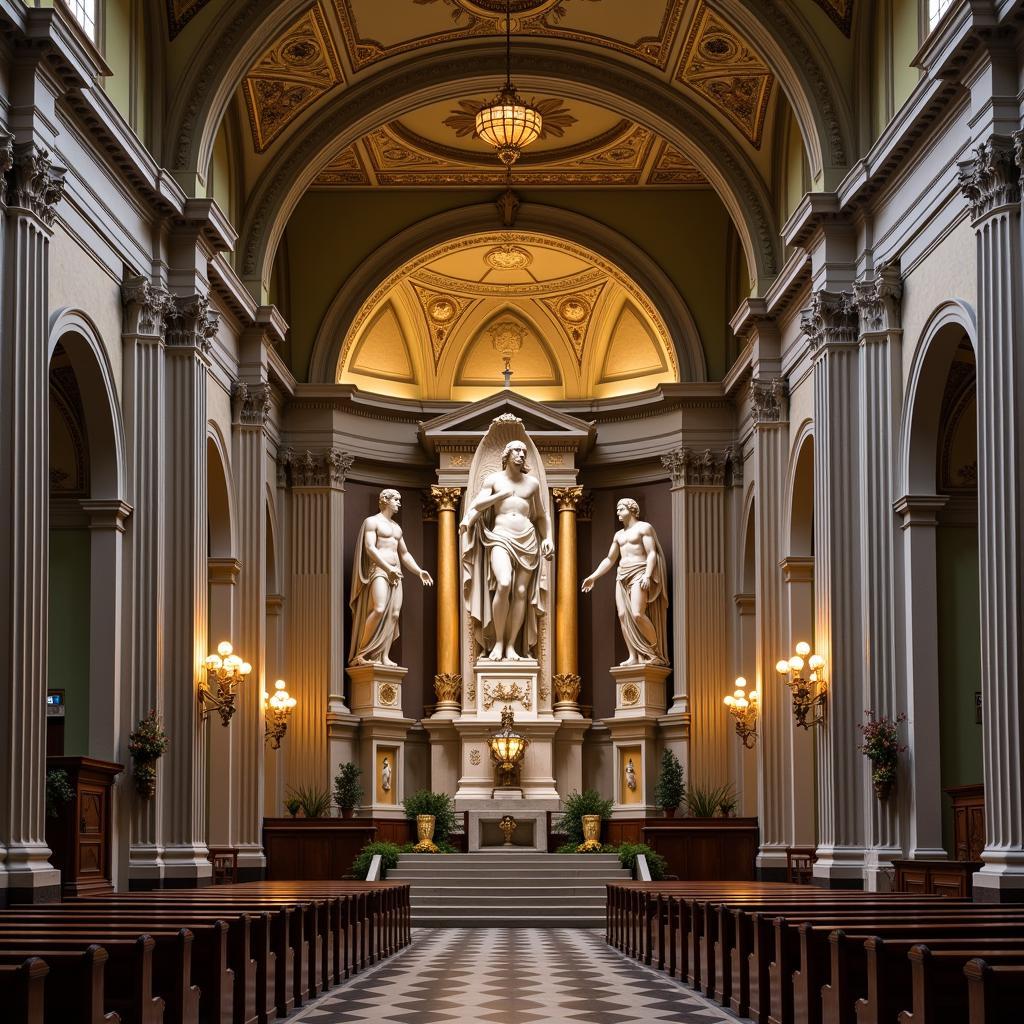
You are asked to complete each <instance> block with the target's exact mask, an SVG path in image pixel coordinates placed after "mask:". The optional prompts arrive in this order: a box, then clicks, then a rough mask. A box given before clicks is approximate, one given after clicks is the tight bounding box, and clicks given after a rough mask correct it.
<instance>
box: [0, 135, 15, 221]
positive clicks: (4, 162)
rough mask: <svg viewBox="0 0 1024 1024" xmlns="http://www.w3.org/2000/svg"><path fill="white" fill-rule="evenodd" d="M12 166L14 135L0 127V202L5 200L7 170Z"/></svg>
mask: <svg viewBox="0 0 1024 1024" xmlns="http://www.w3.org/2000/svg"><path fill="white" fill-rule="evenodd" d="M13 166H14V136H13V135H12V134H11V133H10V132H6V131H4V130H3V129H2V128H0V203H6V202H7V172H8V171H9V170H10V169H11V168H12V167H13Z"/></svg>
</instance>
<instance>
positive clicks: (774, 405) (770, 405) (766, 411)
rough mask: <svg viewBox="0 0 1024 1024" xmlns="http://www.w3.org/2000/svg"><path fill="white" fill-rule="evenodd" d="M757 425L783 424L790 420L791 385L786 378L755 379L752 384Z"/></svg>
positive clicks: (752, 397)
mask: <svg viewBox="0 0 1024 1024" xmlns="http://www.w3.org/2000/svg"><path fill="white" fill-rule="evenodd" d="M750 399H751V402H752V403H753V407H754V408H753V414H754V422H755V423H782V422H784V421H785V420H787V419H789V385H788V384H787V383H786V380H785V378H784V377H770V378H763V377H760V378H759V377H755V378H754V379H753V380H751V382H750Z"/></svg>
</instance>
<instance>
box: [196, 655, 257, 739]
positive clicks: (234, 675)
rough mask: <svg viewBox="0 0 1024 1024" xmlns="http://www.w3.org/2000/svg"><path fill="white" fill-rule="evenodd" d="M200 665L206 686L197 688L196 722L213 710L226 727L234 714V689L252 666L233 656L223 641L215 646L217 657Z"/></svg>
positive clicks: (203, 719) (204, 718) (202, 719)
mask: <svg viewBox="0 0 1024 1024" xmlns="http://www.w3.org/2000/svg"><path fill="white" fill-rule="evenodd" d="M203 664H204V665H205V666H206V680H207V682H208V683H209V685H208V686H202V685H200V687H199V717H200V720H201V721H204V722H205V721H206V718H207V716H208V715H209V714H210V708H213V709H215V710H216V711H217V713H218V714H219V715H220V721H221V724H222V725H227V724H228V723H229V722H230V721H231V716H232V715H233V714H234V713H235V688H236V687H237V686H238V684H239V683H240V682H242V681H243V680H244V679H245V678H246V676H248V675H249V673H250V672H252V665H250V664H249V662H247V661H245V659H243V658H240V657H239V656H238V655H237V654H235V653H234V650H233V649H232V647H231V644H229V643H228V642H227V641H226V640H224V641H223V642H222V643H219V644H217V653H216V654H211V655H210V656H209V657H208V658H207V659H206V661H205V662H204V663H203ZM214 687H216V689H214Z"/></svg>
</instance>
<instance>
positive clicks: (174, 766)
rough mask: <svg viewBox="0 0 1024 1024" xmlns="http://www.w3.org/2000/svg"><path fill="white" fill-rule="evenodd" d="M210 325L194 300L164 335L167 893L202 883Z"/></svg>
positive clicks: (178, 302)
mask: <svg viewBox="0 0 1024 1024" xmlns="http://www.w3.org/2000/svg"><path fill="white" fill-rule="evenodd" d="M217 323H218V317H217V314H216V313H213V312H211V311H210V308H209V301H208V300H207V299H206V298H205V297H203V296H198V295H192V296H183V297H179V298H176V299H175V301H174V309H173V312H172V313H171V315H170V318H169V322H168V326H167V332H166V355H167V364H166V375H165V396H166V397H165V402H166V405H165V409H166V414H167V418H168V423H167V430H166V433H165V441H166V445H165V448H164V451H165V467H166V473H167V477H166V480H167V491H166V504H165V563H164V565H165V597H164V601H165V604H164V621H163V628H162V634H163V635H162V643H163V662H164V681H165V694H164V708H165V728H166V731H167V736H168V739H169V741H170V745H169V747H168V750H167V753H166V754H165V755H164V757H163V759H162V760H161V762H160V765H159V769H158V771H159V773H160V774H159V778H158V781H157V788H158V789H159V788H160V787H161V786H163V787H164V788H165V794H164V801H163V808H162V810H163V825H164V834H163V862H164V872H163V877H164V880H165V883H166V884H170V885H195V884H204V883H206V882H208V881H209V879H210V877H211V866H210V863H209V860H208V858H207V848H206V739H205V736H206V729H207V728H220V723H219V722H213V723H211V724H210V725H206V724H201V723H200V721H199V714H198V708H197V700H196V694H197V693H198V688H199V685H200V684H201V683H205V681H206V673H205V670H204V668H203V661H204V659H205V658H206V656H207V654H209V650H208V643H207V584H208V581H207V572H208V567H207V549H208V540H207V493H206V492H207V487H206V421H207V412H206V375H207V369H208V363H209V352H210V346H211V344H212V340H213V336H214V335H215V334H216V331H217Z"/></svg>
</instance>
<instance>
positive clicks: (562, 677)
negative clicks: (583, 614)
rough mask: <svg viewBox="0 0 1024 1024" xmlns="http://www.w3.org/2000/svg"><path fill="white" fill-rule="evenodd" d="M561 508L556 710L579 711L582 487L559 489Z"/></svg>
mask: <svg viewBox="0 0 1024 1024" xmlns="http://www.w3.org/2000/svg"><path fill="white" fill-rule="evenodd" d="M552 494H553V495H554V498H555V505H556V506H557V508H558V580H557V587H556V592H555V615H556V623H555V674H554V677H553V678H552V680H551V682H552V686H553V688H554V691H555V703H554V707H553V710H554V711H562V712H577V713H578V712H579V709H580V706H579V697H580V682H581V680H580V676H579V672H578V669H579V660H578V658H577V648H578V642H579V635H578V634H579V630H578V624H577V619H576V506H577V504H579V500H580V498H582V497H583V488H582V487H556V488H554V490H553V491H552Z"/></svg>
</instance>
